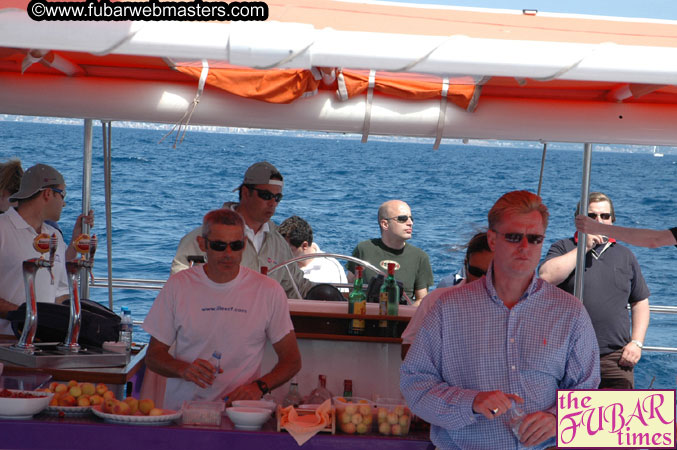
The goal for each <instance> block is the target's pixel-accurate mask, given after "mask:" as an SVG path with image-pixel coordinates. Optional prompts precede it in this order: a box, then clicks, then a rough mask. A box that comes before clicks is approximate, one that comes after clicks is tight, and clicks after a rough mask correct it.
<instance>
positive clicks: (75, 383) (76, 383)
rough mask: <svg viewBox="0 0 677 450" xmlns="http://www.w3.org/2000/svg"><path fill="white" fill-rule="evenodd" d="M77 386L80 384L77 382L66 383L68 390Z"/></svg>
mask: <svg viewBox="0 0 677 450" xmlns="http://www.w3.org/2000/svg"><path fill="white" fill-rule="evenodd" d="M79 384H80V383H78V382H77V381H75V380H70V381H69V382H68V387H69V388H72V387H73V386H78V385H79Z"/></svg>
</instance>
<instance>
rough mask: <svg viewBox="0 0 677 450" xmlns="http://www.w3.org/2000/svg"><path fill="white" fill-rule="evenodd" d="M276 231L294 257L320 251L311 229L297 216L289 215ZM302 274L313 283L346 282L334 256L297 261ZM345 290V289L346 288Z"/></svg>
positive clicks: (344, 274) (341, 268)
mask: <svg viewBox="0 0 677 450" xmlns="http://www.w3.org/2000/svg"><path fill="white" fill-rule="evenodd" d="M278 231H279V232H280V234H281V235H282V237H284V238H285V240H286V241H287V242H288V243H289V248H290V249H291V252H292V254H293V255H294V257H298V256H303V255H312V254H314V253H322V250H320V247H319V246H318V245H317V243H316V242H314V241H313V229H312V228H311V227H310V224H309V223H308V222H306V221H305V220H303V219H302V218H300V217H299V216H291V217H288V218H287V219H285V220H284V222H282V223H281V224H280V226H279V228H278ZM297 264H298V265H299V267H300V268H301V271H302V272H303V275H304V276H305V277H306V278H307V279H309V280H310V281H312V282H314V283H347V282H348V279H347V278H346V272H345V270H343V266H342V265H341V263H340V262H338V260H337V259H336V258H327V257H323V258H308V259H304V260H302V261H298V262H297ZM346 291H347V290H346Z"/></svg>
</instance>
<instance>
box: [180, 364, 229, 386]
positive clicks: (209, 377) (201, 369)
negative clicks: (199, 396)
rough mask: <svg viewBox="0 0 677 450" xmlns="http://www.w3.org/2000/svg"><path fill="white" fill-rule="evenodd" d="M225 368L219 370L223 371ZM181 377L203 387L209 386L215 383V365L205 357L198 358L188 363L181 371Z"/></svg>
mask: <svg viewBox="0 0 677 450" xmlns="http://www.w3.org/2000/svg"><path fill="white" fill-rule="evenodd" d="M222 372H223V369H220V370H219V373H222ZM179 375H181V378H183V379H184V380H186V381H190V382H193V383H195V384H197V385H198V386H200V387H201V388H207V387H209V386H211V385H212V383H214V379H215V376H214V366H212V365H211V364H210V363H209V361H205V360H204V359H200V358H198V359H196V360H195V361H193V363H192V364H187V365H186V366H185V367H184V369H183V370H181V372H180V373H179Z"/></svg>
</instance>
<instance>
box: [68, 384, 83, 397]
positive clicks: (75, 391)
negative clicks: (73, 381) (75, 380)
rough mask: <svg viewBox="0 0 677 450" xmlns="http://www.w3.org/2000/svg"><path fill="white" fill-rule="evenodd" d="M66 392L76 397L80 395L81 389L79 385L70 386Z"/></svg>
mask: <svg viewBox="0 0 677 450" xmlns="http://www.w3.org/2000/svg"><path fill="white" fill-rule="evenodd" d="M68 393H69V394H70V395H72V396H73V397H75V398H78V397H80V396H81V395H82V389H81V388H80V386H72V387H71V388H70V389H69V390H68Z"/></svg>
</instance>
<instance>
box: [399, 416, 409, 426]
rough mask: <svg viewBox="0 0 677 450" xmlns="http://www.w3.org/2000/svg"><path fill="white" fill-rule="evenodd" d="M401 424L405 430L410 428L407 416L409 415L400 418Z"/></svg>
mask: <svg viewBox="0 0 677 450" xmlns="http://www.w3.org/2000/svg"><path fill="white" fill-rule="evenodd" d="M399 423H400V426H401V427H402V429H405V428H406V427H408V426H409V416H407V415H404V416H400V422H399Z"/></svg>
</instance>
